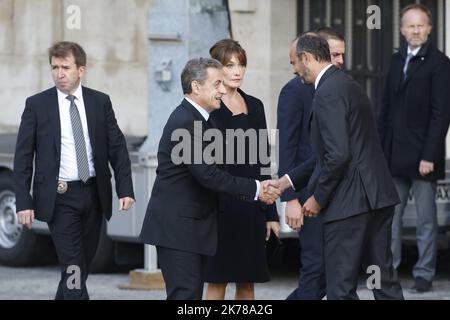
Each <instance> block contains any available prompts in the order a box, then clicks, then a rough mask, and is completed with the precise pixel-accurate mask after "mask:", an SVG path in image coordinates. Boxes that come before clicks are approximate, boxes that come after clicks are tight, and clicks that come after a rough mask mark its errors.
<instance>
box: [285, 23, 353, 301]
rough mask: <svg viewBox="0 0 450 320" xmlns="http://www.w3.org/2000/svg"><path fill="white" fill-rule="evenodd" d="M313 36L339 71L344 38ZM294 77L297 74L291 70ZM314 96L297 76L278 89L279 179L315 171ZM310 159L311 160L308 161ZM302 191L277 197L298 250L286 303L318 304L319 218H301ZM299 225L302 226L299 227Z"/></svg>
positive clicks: (329, 32) (321, 265)
mask: <svg viewBox="0 0 450 320" xmlns="http://www.w3.org/2000/svg"><path fill="white" fill-rule="evenodd" d="M316 33H317V34H318V35H319V36H321V37H323V38H325V40H327V42H328V45H329V47H330V56H331V63H332V64H333V65H335V66H336V67H337V68H341V67H342V65H343V63H344V54H345V42H344V37H343V36H342V35H341V34H340V33H339V32H337V31H335V30H333V29H331V28H328V27H323V28H320V29H318V30H317V31H316ZM297 41H298V38H297V39H295V40H294V41H293V43H292V46H291V50H290V52H289V58H290V62H291V65H292V66H293V67H294V66H295V63H296V60H297V54H296V47H297ZM294 73H295V74H297V73H296V72H295V70H294ZM313 96H314V86H312V85H308V84H305V83H303V82H302V81H301V79H300V78H299V77H298V74H297V76H296V77H295V78H294V79H292V80H290V81H289V82H288V83H287V84H286V85H285V86H284V87H283V89H281V92H280V96H279V99H278V110H277V119H278V125H277V127H278V134H279V140H278V141H279V148H278V149H279V159H278V160H279V161H278V168H279V169H278V175H279V176H280V177H281V176H283V175H284V174H285V173H287V172H289V171H290V170H292V169H294V168H296V167H297V166H300V165H302V166H303V168H304V174H303V175H304V178H302V179H300V180H302V181H305V182H306V183H307V182H308V179H309V176H310V175H311V174H312V171H313V170H314V167H315V159H314V157H313V155H312V151H311V143H310V136H309V115H310V112H311V103H312V99H313ZM310 158H312V159H310ZM306 183H305V187H304V188H302V189H301V190H299V191H297V192H296V191H294V190H292V189H289V190H286V191H285V192H284V193H283V195H282V196H281V200H282V201H286V209H285V217H286V219H285V222H286V223H287V224H288V225H290V226H292V228H293V229H294V230H298V229H299V228H300V225H301V229H300V230H299V231H298V240H299V247H300V264H301V266H300V276H299V280H298V287H297V288H296V289H294V291H292V292H291V294H290V295H289V296H288V297H287V299H288V300H294V299H295V300H297V299H298V300H320V299H322V298H323V297H324V296H325V294H326V283H325V262H324V258H323V241H322V239H323V231H322V229H323V227H322V226H323V223H322V217H321V216H318V217H317V218H303V216H302V214H301V204H303V203H305V202H306V200H307V199H308V198H309V197H310V196H311V194H309V193H308V190H307V188H306ZM302 222H303V225H302Z"/></svg>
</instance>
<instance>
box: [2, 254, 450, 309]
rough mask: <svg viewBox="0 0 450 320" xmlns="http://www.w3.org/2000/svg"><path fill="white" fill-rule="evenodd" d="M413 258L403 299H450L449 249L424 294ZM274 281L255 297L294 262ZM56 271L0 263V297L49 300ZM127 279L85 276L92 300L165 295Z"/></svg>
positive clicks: (292, 271) (286, 284)
mask: <svg viewBox="0 0 450 320" xmlns="http://www.w3.org/2000/svg"><path fill="white" fill-rule="evenodd" d="M414 259H415V257H414V256H412V257H410V258H407V259H405V262H404V264H403V265H402V267H401V270H400V278H401V283H402V286H403V288H404V295H405V298H406V299H438V300H450V252H441V253H440V254H439V256H438V271H437V278H436V280H435V281H434V283H433V291H431V292H429V293H425V294H417V293H413V292H412V291H411V290H410V288H411V286H412V284H413V281H412V278H411V276H410V272H409V271H410V270H411V267H412V265H413V262H414ZM272 269H273V271H272V275H273V280H272V281H271V282H269V283H265V284H257V285H256V297H257V299H267V300H272V299H273V300H280V299H285V297H286V296H287V295H288V294H289V293H290V292H291V291H292V290H293V289H294V287H295V285H296V281H297V275H296V266H295V263H292V264H291V265H287V266H285V267H283V268H280V267H278V268H272ZM58 277H59V271H58V268H57V267H56V266H47V267H30V268H9V267H3V266H0V300H23V299H25V300H28V299H36V300H46V299H52V298H53V296H54V292H55V290H56V285H57V283H58ZM128 282H129V278H128V274H126V273H121V274H94V275H91V276H90V277H89V279H88V288H89V292H90V295H91V299H95V300H105V299H112V300H116V299H121V300H129V299H132V300H142V299H156V300H161V299H164V298H165V292H164V291H162V290H153V291H139V290H137V291H136V290H122V289H119V288H118V286H119V285H121V284H127V283H128ZM364 284H365V282H364V281H363V280H362V281H361V285H360V289H359V290H358V293H359V295H360V297H361V299H372V295H371V293H370V291H369V290H367V289H365V286H364ZM230 289H231V290H229V292H228V293H227V299H232V298H233V293H234V286H231V288H230Z"/></svg>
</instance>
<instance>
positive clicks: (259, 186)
mask: <svg viewBox="0 0 450 320" xmlns="http://www.w3.org/2000/svg"><path fill="white" fill-rule="evenodd" d="M184 98H185V99H186V100H187V102H189V103H190V104H192V105H193V106H194V108H195V109H196V110H197V111H198V112H200V114H201V115H202V117H203V118H204V119H205V120H206V121H208V119H209V112H208V111H206V110H205V109H203V108H202V107H201V106H200V105H199V104H198V103H196V102H195V101H193V100H192V99H189V98H188V97H187V96H184ZM255 182H256V195H255V198H254V200H255V201H256V200H258V196H259V190H260V189H261V183H260V182H259V180H255Z"/></svg>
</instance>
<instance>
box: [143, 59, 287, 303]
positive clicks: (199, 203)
mask: <svg viewBox="0 0 450 320" xmlns="http://www.w3.org/2000/svg"><path fill="white" fill-rule="evenodd" d="M222 67H223V66H222V64H220V62H218V61H217V60H214V59H207V58H198V59H192V60H190V61H188V62H187V64H186V66H185V67H184V69H183V72H182V74H181V84H182V88H183V93H184V94H185V98H184V100H183V101H182V102H181V104H180V105H179V106H178V107H177V108H176V109H175V110H174V112H172V114H171V115H170V117H169V119H168V120H167V123H166V125H165V127H164V130H163V134H162V137H161V140H160V142H159V148H158V167H157V169H156V174H157V176H156V180H155V183H154V185H153V190H152V194H151V197H150V200H149V203H148V207H147V213H146V215H145V220H144V223H143V226H142V231H141V236H140V238H141V240H142V241H143V242H144V243H147V244H152V245H155V246H156V250H157V254H158V262H159V265H160V267H161V271H162V274H163V277H164V281H165V282H166V292H167V299H177V300H178V299H196V300H199V299H201V298H202V294H203V282H204V281H203V274H204V271H205V263H206V257H207V256H211V255H214V253H215V252H216V247H217V209H216V205H217V194H216V193H217V192H226V193H229V194H232V195H235V196H236V197H237V198H238V199H241V200H246V201H255V200H257V199H258V198H259V199H261V200H263V201H264V202H266V203H267V204H271V203H273V202H274V201H275V199H276V198H277V197H278V196H279V195H280V192H279V190H278V189H277V188H274V187H272V186H270V184H271V183H272V184H274V185H275V183H274V182H273V181H270V180H266V181H264V182H261V183H260V182H259V181H255V180H252V179H247V178H239V177H233V176H231V175H230V174H228V173H227V172H225V171H223V170H221V169H220V168H219V166H218V165H216V164H215V163H214V162H212V161H209V160H211V159H209V160H208V159H207V157H206V156H205V153H204V152H205V151H206V149H207V148H208V146H210V142H209V141H207V140H208V139H206V138H203V136H204V134H205V132H213V131H214V130H216V132H217V133H219V134H220V131H219V130H217V129H214V127H215V126H214V124H213V123H211V119H210V117H209V113H210V112H212V111H214V110H216V109H219V108H220V101H221V98H222V96H223V95H224V94H225V93H226V91H225V87H224V86H223V74H222ZM208 129H209V130H211V131H209V130H208ZM206 130H208V131H206ZM180 137H183V139H182V142H178V140H177V139H179V138H180ZM186 142H187V144H186ZM180 143H183V144H185V148H180ZM220 145H222V144H221V143H220ZM238 149H239V148H238ZM222 160H223V159H222Z"/></svg>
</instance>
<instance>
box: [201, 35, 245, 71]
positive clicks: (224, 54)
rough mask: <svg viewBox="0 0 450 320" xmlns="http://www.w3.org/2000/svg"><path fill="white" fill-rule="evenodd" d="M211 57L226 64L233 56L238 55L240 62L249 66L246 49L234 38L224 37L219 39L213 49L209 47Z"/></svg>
mask: <svg viewBox="0 0 450 320" xmlns="http://www.w3.org/2000/svg"><path fill="white" fill-rule="evenodd" d="M209 54H210V55H211V58H213V59H216V60H218V61H219V62H220V63H221V64H223V65H225V64H226V63H228V62H229V61H230V60H231V57H232V56H233V54H234V55H236V57H237V58H238V60H239V62H240V63H241V64H243V65H244V66H247V55H246V53H245V50H244V49H243V48H242V47H241V45H240V44H239V42H237V41H236V40H233V39H222V40H219V41H217V42H216V43H215V44H214V45H213V46H212V47H211V49H209Z"/></svg>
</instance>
